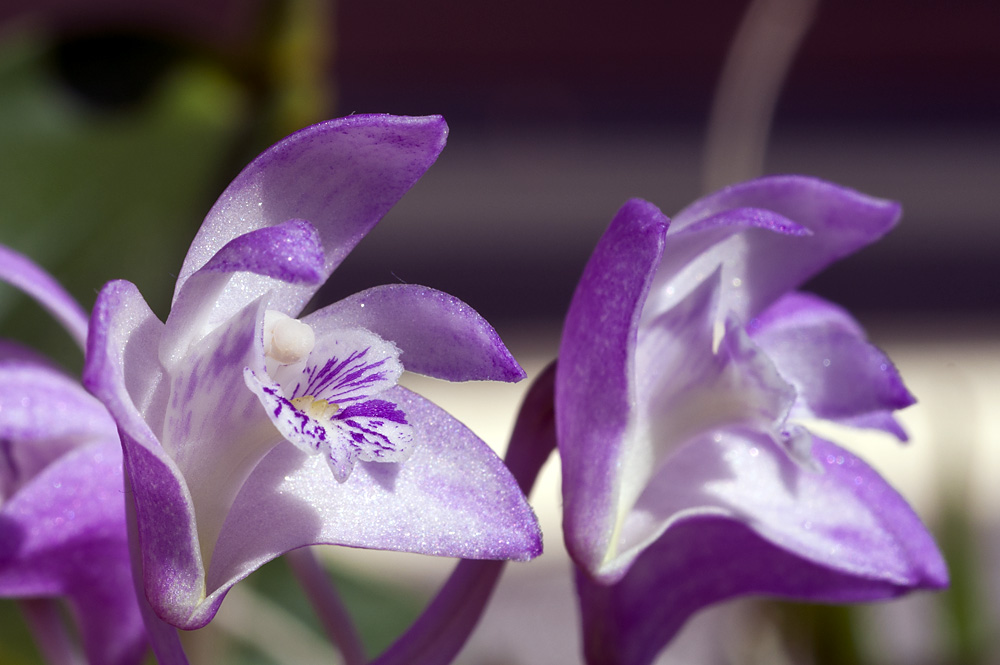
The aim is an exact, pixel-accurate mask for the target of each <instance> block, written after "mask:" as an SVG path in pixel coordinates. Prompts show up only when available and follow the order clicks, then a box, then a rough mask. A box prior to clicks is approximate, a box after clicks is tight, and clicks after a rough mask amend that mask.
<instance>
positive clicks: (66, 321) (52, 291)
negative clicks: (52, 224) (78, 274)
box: [0, 245, 87, 348]
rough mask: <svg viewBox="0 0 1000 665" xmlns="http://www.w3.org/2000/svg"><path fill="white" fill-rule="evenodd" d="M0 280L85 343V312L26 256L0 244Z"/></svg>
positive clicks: (80, 341)
mask: <svg viewBox="0 0 1000 665" xmlns="http://www.w3.org/2000/svg"><path fill="white" fill-rule="evenodd" d="M0 280H3V281H5V282H8V283H10V284H13V285H14V286H16V287H17V288H19V289H21V290H22V291H24V292H25V293H27V294H28V295H29V296H31V297H32V298H34V299H35V300H37V301H38V304H40V305H41V306H42V307H44V308H45V309H47V310H48V311H49V313H50V314H52V316H53V317H55V319H56V320H57V321H59V323H61V324H62V325H63V327H64V328H66V330H67V331H69V334H70V335H71V336H72V337H73V339H75V340H76V342H77V344H79V345H80V348H85V347H86V346H87V313H86V312H84V311H83V308H82V307H80V304H79V303H78V302H76V300H75V299H74V298H73V296H71V295H70V294H68V293H66V289H64V288H63V287H62V285H60V284H59V282H57V281H56V280H54V279H53V278H52V276H51V275H50V274H48V273H47V272H45V271H44V270H42V269H41V267H39V266H38V265H37V264H36V263H35V262H34V261H32V260H31V259H29V258H28V257H26V256H24V255H23V254H20V253H18V252H15V251H14V250H12V249H10V248H9V247H4V246H3V245H0Z"/></svg>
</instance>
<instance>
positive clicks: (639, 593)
mask: <svg viewBox="0 0 1000 665" xmlns="http://www.w3.org/2000/svg"><path fill="white" fill-rule="evenodd" d="M898 216H899V206H898V205H897V204H894V203H891V202H887V201H882V200H877V199H873V198H869V197H866V196H864V195H861V194H859V193H857V192H854V191H851V190H847V189H844V188H841V187H838V186H835V185H832V184H830V183H826V182H822V181H819V180H814V179H810V178H805V177H798V176H784V177H769V178H762V179H759V180H754V181H750V182H747V183H743V184H741V185H736V186H733V187H729V188H727V189H724V190H722V191H720V192H718V193H716V194H713V195H710V196H708V197H706V198H703V199H701V200H699V201H697V202H696V203H694V204H693V205H691V206H689V207H688V208H687V209H685V210H684V211H682V212H681V213H680V214H679V215H678V216H677V217H676V218H675V219H674V221H673V223H672V224H670V222H669V220H668V219H667V218H666V217H664V216H663V215H662V213H660V211H659V210H658V209H656V207H654V206H653V205H651V204H649V203H646V202H644V201H639V200H633V201H630V202H629V203H627V204H626V205H625V206H624V207H623V208H622V209H621V210H620V211H619V213H618V215H617V216H616V217H615V219H614V220H613V221H612V222H611V225H610V227H609V229H608V230H607V232H606V233H605V234H604V236H603V237H602V239H601V241H600V243H599V244H598V246H597V248H596V250H595V252H594V254H593V256H592V257H591V259H590V261H589V263H588V264H587V267H586V269H585V271H584V274H583V277H582V279H581V281H580V284H579V286H578V287H577V291H576V294H575V295H574V298H573V302H572V305H571V307H570V311H569V314H568V316H567V320H566V326H565V329H564V333H563V338H562V344H561V348H560V354H559V366H558V374H557V379H556V413H557V428H558V434H559V450H560V454H561V456H562V461H563V474H564V478H563V498H564V506H565V512H564V527H565V535H566V543H567V546H568V548H569V551H570V553H571V555H572V557H573V559H574V561H575V563H576V564H577V567H578V573H577V586H578V590H579V593H580V598H581V607H582V613H583V621H584V635H586V638H585V642H586V644H585V650H586V652H587V655H588V659H589V660H590V661H591V662H594V663H597V662H616V663H629V664H630V665H636V664H639V663H646V662H649V661H650V660H651V659H652V658H653V657H654V656H655V655H656V653H657V652H658V651H659V650H660V649H661V648H662V647H663V645H665V644H666V643H667V642H668V641H669V640H670V639H671V638H672V637H673V635H674V634H675V633H676V631H677V630H678V629H679V628H680V626H681V625H682V624H683V622H684V621H685V620H686V619H687V617H689V616H690V615H691V614H692V613H694V612H695V611H697V610H698V609H700V608H702V607H704V606H705V605H708V604H710V603H713V602H717V601H720V600H724V599H726V598H730V597H733V596H736V595H741V594H749V593H760V594H770V595H777V596H785V597H794V598H800V599H805V600H811V601H826V602H853V601H862V600H873V599H879V598H888V597H893V596H896V595H899V594H901V593H904V592H906V591H909V590H911V589H916V588H940V587H942V586H944V585H945V584H946V583H947V572H946V569H945V565H944V562H943V561H942V559H941V556H940V554H939V552H938V550H937V548H936V546H935V545H934V543H933V540H932V539H931V537H930V535H929V534H928V533H927V531H926V529H925V528H924V526H923V525H922V524H921V522H920V521H919V519H918V518H917V517H916V516H915V515H914V513H913V512H912V510H911V509H910V507H909V506H908V505H907V504H906V502H905V501H904V500H903V499H902V498H901V497H900V496H899V495H898V494H897V493H896V492H895V491H894V490H893V489H892V488H891V487H889V486H888V485H887V484H886V482H885V481H884V480H883V479H882V478H881V477H880V476H879V475H878V474H877V473H875V472H874V471H873V470H872V469H871V468H870V467H868V466H867V465H866V464H865V463H864V462H862V461H861V460H860V459H858V458H857V457H855V456H854V455H852V454H850V453H848V452H847V451H845V450H843V449H841V448H839V447H837V446H836V445H834V444H832V443H830V442H828V441H824V440H822V439H820V438H818V437H816V436H815V435H813V434H812V433H811V432H810V431H809V430H808V429H807V428H806V427H805V426H804V425H803V423H804V421H808V420H810V419H816V418H819V419H827V420H832V421H837V422H840V423H843V424H848V425H853V426H859V427H869V428H878V429H882V430H885V431H888V432H890V433H893V434H895V435H897V436H899V437H900V438H902V437H903V433H902V430H901V429H900V428H899V426H898V424H897V423H896V422H895V421H894V420H893V417H892V415H891V414H892V411H894V410H895V409H899V408H903V407H905V406H908V405H909V404H911V403H912V402H913V399H912V397H911V396H910V394H909V393H908V392H907V390H906V388H905V387H904V386H903V384H902V381H901V380H900V377H899V375H898V373H897V372H896V370H895V368H894V367H893V365H892V364H891V363H890V362H889V360H888V359H887V358H886V357H885V355H883V354H882V353H881V352H880V351H879V350H878V349H876V348H875V347H873V346H872V345H870V344H869V343H868V342H867V341H866V339H865V336H864V334H863V332H862V330H861V328H860V327H859V325H858V324H857V323H856V322H855V321H854V320H853V319H852V318H851V317H850V316H849V315H848V314H847V313H846V312H844V311H843V310H841V309H839V308H837V307H836V306H834V305H832V304H830V303H828V302H825V301H823V300H821V299H819V298H817V297H814V296H809V295H805V294H802V293H796V292H793V291H792V289H794V288H796V287H797V286H798V285H800V284H801V283H802V282H803V281H804V280H806V279H807V278H808V277H810V276H811V275H813V274H815V273H816V272H818V271H819V270H821V269H822V268H823V267H825V266H826V265H827V264H829V263H830V262H832V261H834V260H836V259H839V258H841V257H843V256H845V255H847V254H849V253H851V252H853V251H855V250H857V249H859V248H860V247H862V246H864V245H866V244H868V243H870V242H872V241H874V240H876V239H877V238H879V237H881V236H882V235H883V234H884V233H886V232H887V231H888V230H889V229H890V228H891V227H892V226H893V225H894V224H895V222H896V220H897V219H898ZM668 224H669V225H670V229H669V232H668V230H667V226H668Z"/></svg>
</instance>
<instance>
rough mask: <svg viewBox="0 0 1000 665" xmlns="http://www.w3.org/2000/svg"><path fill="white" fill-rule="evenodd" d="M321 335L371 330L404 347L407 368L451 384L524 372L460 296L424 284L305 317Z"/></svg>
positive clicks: (358, 297) (394, 287) (374, 291)
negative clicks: (352, 328) (341, 331)
mask: <svg viewBox="0 0 1000 665" xmlns="http://www.w3.org/2000/svg"><path fill="white" fill-rule="evenodd" d="M303 321H304V322H306V323H308V324H309V325H311V326H312V327H313V329H314V330H315V331H316V334H317V335H320V334H322V333H323V332H325V331H327V330H332V329H336V328H349V327H355V326H356V327H360V328H365V329H366V330H370V331H372V332H373V333H375V334H377V335H378V336H379V337H382V338H383V339H387V340H390V341H392V342H393V343H395V344H396V346H398V347H399V348H400V351H401V352H402V355H401V356H400V360H401V361H402V362H403V365H404V366H405V367H406V369H407V370H409V371H411V372H416V373H418V374H426V375H428V376H432V377H434V378H437V379H445V380H447V381H470V380H493V381H520V380H521V379H523V378H524V377H525V374H524V370H523V369H521V366H520V365H519V364H518V363H517V361H516V360H514V357H513V356H511V354H510V352H509V351H508V350H507V347H506V346H504V344H503V342H502V341H500V336H499V335H497V333H496V331H495V330H494V329H493V327H492V326H490V324H488V323H487V322H486V321H485V320H484V319H483V318H482V317H481V316H480V315H479V314H478V313H477V312H476V311H475V310H474V309H472V308H471V307H469V306H468V305H466V304H465V303H463V302H462V301H461V300H459V299H458V298H455V297H454V296H450V295H448V294H447V293H442V292H441V291H436V290H434V289H430V288H427V287H425V286H417V285H413V284H390V285H386V286H377V287H375V288H371V289H368V290H366V291H361V292H360V293H356V294H354V295H352V296H350V297H348V298H344V299H343V300H341V301H339V302H337V303H334V304H332V305H330V306H328V307H324V308H323V309H321V310H318V311H316V312H314V313H312V314H310V315H309V316H307V317H305V319H303Z"/></svg>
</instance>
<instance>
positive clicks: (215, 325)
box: [84, 116, 541, 628]
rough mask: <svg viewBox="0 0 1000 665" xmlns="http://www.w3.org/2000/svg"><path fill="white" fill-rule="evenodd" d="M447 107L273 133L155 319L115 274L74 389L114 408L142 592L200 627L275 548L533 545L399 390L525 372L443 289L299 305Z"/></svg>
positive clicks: (519, 520) (457, 552) (479, 476)
mask: <svg viewBox="0 0 1000 665" xmlns="http://www.w3.org/2000/svg"><path fill="white" fill-rule="evenodd" d="M446 135H447V126H446V125H445V123H444V121H443V120H442V119H441V118H439V117H426V118H403V117H393V116H352V117H348V118H343V119H339V120H334V121H330V122H326V123H322V124H319V125H315V126H312V127H309V128H307V129H304V130H302V131H300V132H298V133H296V134H293V135H292V136H290V137H288V138H286V139H285V140H283V141H281V142H280V143H278V144H276V145H275V146H273V147H271V148H270V149H268V150H267V151H266V152H264V153H263V154H262V155H261V156H260V157H258V158H257V159H256V160H254V161H253V162H252V163H251V164H250V165H249V166H248V167H247V168H246V169H244V171H243V172H242V173H241V174H240V175H239V176H238V177H237V178H236V180H235V181H234V182H233V183H232V184H231V185H230V186H229V187H228V188H227V189H226V191H225V192H224V193H223V194H222V196H221V197H220V198H219V200H218V202H217V203H216V205H215V206H214V207H213V208H212V210H211V211H210V212H209V215H208V217H207V219H206V220H205V222H204V224H203V225H202V227H201V230H200V231H199V233H198V235H197V236H196V238H195V240H194V242H193V243H192V245H191V248H190V250H189V252H188V255H187V258H186V259H185V261H184V265H183V266H182V268H181V272H180V276H179V277H178V280H177V288H176V291H175V294H174V301H173V306H172V308H171V312H170V315H169V317H168V318H167V321H166V323H161V322H160V321H159V320H158V319H157V318H156V317H155V315H154V314H153V313H152V312H151V311H150V309H149V308H148V306H147V305H146V303H145V301H144V300H143V299H142V296H141V295H140V294H139V292H138V290H137V289H136V287H135V286H134V285H132V284H130V283H128V282H112V283H111V284H109V285H107V286H106V287H105V288H104V290H103V291H102V292H101V294H100V296H99V297H98V300H97V303H96V305H95V308H94V314H93V317H92V321H91V337H90V340H89V352H88V359H87V366H86V368H85V371H84V377H85V383H86V385H87V386H88V387H89V388H90V389H91V390H92V391H93V392H94V393H95V394H96V395H97V396H98V397H100V398H101V400H102V401H104V402H105V404H106V405H107V406H108V408H109V410H110V411H111V413H112V415H113V416H114V417H115V419H116V420H117V422H118V427H119V430H120V432H121V436H122V442H123V446H124V449H125V468H126V472H127V475H128V477H129V480H130V482H131V487H132V489H133V491H134V500H135V507H136V517H137V527H138V541H139V543H140V545H141V557H142V570H143V583H144V587H145V591H146V595H147V597H148V598H149V601H150V603H151V605H152V607H153V608H154V610H155V611H156V612H157V614H159V615H160V616H161V617H162V618H163V619H164V620H166V621H168V622H170V623H172V624H174V625H176V626H179V627H183V628H197V627H199V626H202V625H204V624H205V623H207V622H208V621H210V620H211V618H212V617H213V616H214V614H215V612H216V611H217V609H218V606H219V604H220V603H221V602H222V599H223V597H224V596H225V594H226V592H227V590H228V589H229V588H231V587H232V585H233V584H235V583H236V582H238V581H239V580H241V579H242V578H244V577H246V576H247V575H248V574H250V572H252V571H253V570H255V569H256V568H257V567H259V566H260V565H262V564H263V563H265V562H266V561H268V560H270V559H272V558H274V557H276V556H279V555H280V554H282V553H284V552H287V551H289V550H292V549H295V548H298V547H303V546H306V545H312V544H321V543H329V544H339V545H348V546H353V547H366V548H378V549H392V550H404V551H412V552H420V553H424V554H435V555H445V556H458V557H466V558H500V559H504V558H511V559H528V558H531V557H533V556H535V555H537V554H538V553H539V551H540V549H541V543H540V533H539V531H538V526H537V522H536V520H535V518H534V515H533V513H532V511H531V509H530V507H529V506H528V505H527V502H526V500H525V498H524V496H523V494H522V493H521V492H520V490H519V489H518V487H517V483H516V482H515V481H514V479H513V478H512V477H511V476H510V474H509V472H508V471H507V469H506V468H505V467H504V466H503V464H502V462H501V461H500V460H499V459H498V458H497V457H496V456H495V455H494V454H493V453H492V451H490V449H489V448H488V447H487V446H486V445H485V444H484V443H483V442H482V441H480V440H479V439H478V438H477V437H476V436H475V435H473V434H472V433H471V432H470V431H469V430H467V429H466V428H465V427H464V426H462V425H461V424H460V423H459V422H457V421H456V420H455V419H453V418H452V417H451V416H449V415H448V414H447V413H445V412H444V411H442V410H441V409H439V408H438V407H436V406H434V405H433V404H431V403H430V402H428V401H427V400H425V399H423V398H421V397H420V396H418V395H416V394H414V393H412V392H409V391H407V390H405V389H404V388H402V387H400V386H398V385H396V381H397V379H398V378H399V376H400V373H401V372H402V370H403V368H404V367H405V368H406V369H407V370H410V371H414V372H419V373H423V374H427V375H430V376H434V377H437V378H442V379H447V380H453V381H463V380H470V379H494V380H497V379H498V380H505V381H513V380H518V379H521V378H522V377H523V376H524V373H523V370H522V369H521V367H520V366H519V365H518V364H517V363H516V362H515V361H514V359H513V358H512V357H511V356H510V354H509V352H508V351H507V349H506V347H504V345H503V344H502V343H501V341H500V339H499V338H498V336H497V334H496V332H495V331H494V330H493V328H491V327H490V326H489V325H488V324H487V323H486V322H485V321H484V320H483V319H482V318H481V317H480V316H479V315H478V314H477V313H476V312H475V311H473V310H472V309H471V308H469V307H468V306H467V305H465V304H464V303H462V302H460V301H458V300H456V299H455V298H453V297H451V296H449V295H447V294H444V293H441V292H439V291H434V290H432V289H428V288H425V287H420V286H412V285H405V284H396V285H391V286H383V287H376V288H373V289H370V290H367V291H364V292H361V293H357V294H355V295H353V296H351V297H349V298H346V299H344V300H342V301H340V302H338V303H335V304H333V305H330V306H329V307H326V308H323V309H321V310H319V311H317V312H315V313H313V314H311V315H309V316H307V317H305V318H304V319H302V320H298V319H296V318H294V317H296V316H297V315H298V313H299V312H300V311H301V309H302V308H303V306H304V305H305V304H306V303H307V301H308V300H309V299H310V298H311V297H312V295H313V294H314V293H315V291H316V290H317V289H318V288H319V286H320V285H321V284H322V283H323V282H324V281H325V280H326V278H327V277H328V276H329V275H330V274H331V273H332V272H333V270H334V269H335V268H336V267H337V265H339V264H340V262H341V261H342V260H343V259H344V257H345V256H346V255H347V254H348V253H349V252H350V250H351V249H352V248H353V247H354V246H355V245H356V244H357V242H358V241H359V240H360V239H361V238H362V237H364V235H365V234H366V233H367V232H368V231H369V230H370V229H371V228H372V227H373V226H374V225H375V223H376V222H377V221H378V220H379V219H380V218H381V217H382V216H383V215H384V214H385V213H386V211H388V209H389V208H390V207H391V206H392V205H393V204H394V203H395V202H396V201H397V200H398V199H399V197H400V196H402V195H403V193H404V192H405V191H406V190H407V189H409V188H410V187H411V186H412V185H413V183H414V182H416V180H417V179H418V178H419V177H420V176H421V175H422V174H423V172H424V171H425V170H426V169H427V168H428V167H429V166H430V164H431V163H433V162H434V160H435V159H436V158H437V155H438V153H439V152H440V150H441V149H442V148H443V146H444V141H445V137H446Z"/></svg>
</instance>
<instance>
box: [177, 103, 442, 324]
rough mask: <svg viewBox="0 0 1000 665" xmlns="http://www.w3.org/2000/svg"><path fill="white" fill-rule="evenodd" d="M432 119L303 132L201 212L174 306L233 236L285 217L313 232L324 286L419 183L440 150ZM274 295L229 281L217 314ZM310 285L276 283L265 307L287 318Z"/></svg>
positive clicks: (384, 118)
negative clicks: (270, 305) (318, 244)
mask: <svg viewBox="0 0 1000 665" xmlns="http://www.w3.org/2000/svg"><path fill="white" fill-rule="evenodd" d="M447 133H448V127H447V125H446V124H445V122H444V120H443V119H442V118H441V117H439V116H428V117H423V118H408V117H397V116H389V115H354V116H348V117H346V118H338V119H336V120H330V121H328V122H323V123H319V124H317V125H313V126H311V127H307V128H306V129H303V130H301V131H299V132H296V133H295V134H292V135H291V136H289V137H287V138H285V139H284V140H282V141H280V142H278V143H277V144H275V145H274V146H272V147H271V148H269V149H268V150H266V151H265V152H264V153H263V154H261V155H260V156H259V157H257V158H256V159H255V160H254V161H252V162H251V163H250V164H249V165H248V166H247V167H246V168H245V169H243V171H242V172H241V173H240V174H239V175H238V176H237V177H236V179H235V180H234V181H233V182H232V184H230V185H229V187H228V188H226V191H224V192H223V193H222V196H220V197H219V200H218V201H217V202H216V204H215V205H214V206H213V207H212V210H211V211H210V212H209V213H208V217H207V218H206V219H205V222H204V224H202V227H201V229H200V230H199V232H198V235H197V236H196V237H195V239H194V242H193V243H192V244H191V248H190V250H189V251H188V255H187V257H186V258H185V260H184V265H183V267H182V268H181V272H180V276H179V277H178V280H177V290H176V291H175V294H174V297H175V299H176V298H177V297H178V295H179V294H180V290H181V288H182V287H183V286H184V284H185V282H186V281H187V280H188V278H189V277H190V276H191V275H192V274H193V273H194V272H195V271H197V270H198V269H200V268H201V267H202V266H203V265H205V264H206V263H207V262H208V260H209V259H210V258H211V257H212V256H213V255H214V254H215V253H216V252H217V251H218V250H219V249H221V248H222V246H223V245H225V244H226V243H227V242H229V241H230V240H232V239H233V238H235V237H237V236H240V235H242V234H244V233H246V232H248V231H252V230H255V229H259V228H263V227H266V226H274V225H276V224H280V223H282V222H284V221H285V220H289V219H305V220H308V221H310V222H311V223H312V224H314V225H315V226H316V228H317V229H318V230H319V235H320V239H321V240H322V243H323V248H324V254H325V265H324V267H323V271H322V280H320V283H321V282H322V281H325V279H326V278H327V277H328V276H329V275H330V273H332V272H333V270H334V268H336V267H337V266H338V265H339V264H340V262H341V261H342V260H343V259H344V257H345V256H347V254H348V253H349V252H350V251H351V249H353V248H354V246H355V245H356V244H357V243H358V241H359V240H360V239H361V238H362V237H364V235H365V234H366V233H368V231H369V230H371V228H372V227H373V226H374V225H375V224H376V222H378V220H379V219H381V218H382V216H383V215H385V213H386V212H388V210H389V208H391V207H392V206H393V205H394V204H395V203H396V201H398V200H399V198H400V197H401V196H402V195H403V194H404V193H405V192H406V191H407V190H409V188H410V187H412V186H413V184H414V183H415V182H416V181H417V180H418V179H419V178H420V176H421V175H423V173H424V172H425V171H426V170H427V168H428V167H430V165H431V164H432V163H434V160H436V159H437V156H438V154H439V153H440V152H441V150H442V148H443V147H444V142H445V138H446V136H447ZM271 288H273V283H272V282H271V280H269V279H267V278H264V277H260V276H254V275H250V274H246V275H241V276H240V277H239V278H238V279H236V280H233V282H232V283H231V284H230V286H229V287H228V288H227V289H226V290H225V291H224V293H223V294H222V296H221V297H220V298H219V303H218V309H217V312H218V314H219V316H220V318H225V313H226V312H236V311H239V310H240V309H241V308H242V307H243V306H245V305H246V304H247V303H249V302H251V301H253V300H256V299H257V298H258V297H260V296H261V295H263V294H264V293H265V292H267V291H268V290H269V289H271ZM316 288H317V286H316V285H312V284H282V285H280V286H278V287H277V288H275V290H274V295H273V301H272V302H274V303H281V311H283V312H284V313H286V314H289V315H292V316H294V315H295V314H297V313H298V312H299V311H300V310H301V309H302V307H303V306H304V305H305V303H306V302H308V300H309V298H310V297H311V296H312V294H313V293H314V292H315V290H316Z"/></svg>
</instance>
